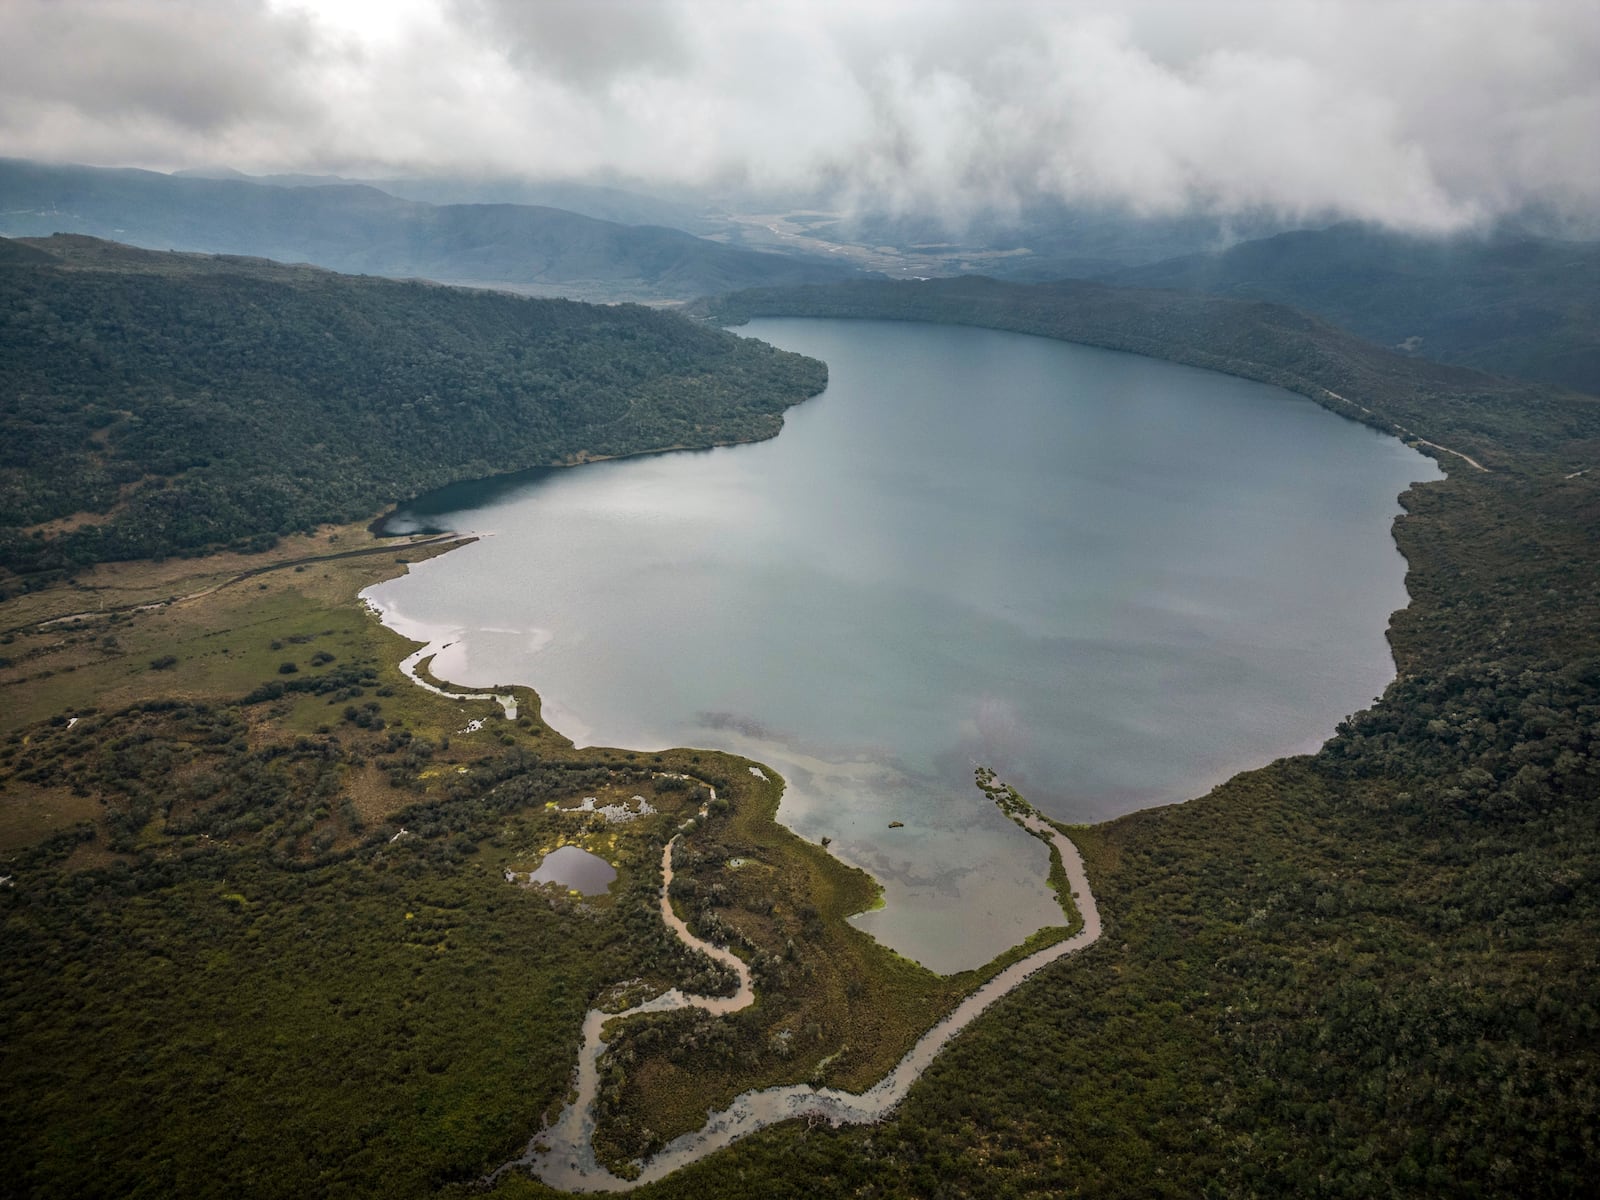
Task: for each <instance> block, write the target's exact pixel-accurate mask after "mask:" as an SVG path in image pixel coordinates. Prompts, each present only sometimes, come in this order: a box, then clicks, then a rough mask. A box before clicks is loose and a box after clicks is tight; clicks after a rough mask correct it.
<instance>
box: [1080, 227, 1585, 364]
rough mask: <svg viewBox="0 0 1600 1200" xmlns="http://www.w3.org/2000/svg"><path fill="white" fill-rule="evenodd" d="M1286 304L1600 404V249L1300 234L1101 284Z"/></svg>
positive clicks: (1341, 231)
mask: <svg viewBox="0 0 1600 1200" xmlns="http://www.w3.org/2000/svg"><path fill="white" fill-rule="evenodd" d="M1105 278H1107V279H1108V280H1109V281H1112V282H1115V283H1119V284H1124V285H1128V286H1132V287H1167V288H1190V289H1193V290H1195V291H1203V292H1212V293H1214V294H1217V295H1223V296H1233V297H1238V298H1248V299H1255V300H1270V301H1273V302H1275V303H1278V304H1289V305H1293V306H1294V307H1295V308H1300V309H1304V310H1305V311H1307V312H1312V313H1316V314H1317V315H1318V316H1320V317H1323V318H1324V319H1326V320H1329V321H1333V322H1334V323H1336V324H1338V325H1340V326H1342V327H1344V328H1345V329H1348V330H1350V331H1352V332H1353V333H1357V334H1360V335H1361V336H1362V337H1368V338H1371V339H1373V340H1374V341H1376V342H1379V343H1382V344H1386V345H1390V346H1404V347H1405V348H1407V349H1408V350H1411V351H1413V352H1415V353H1419V354H1423V355H1426V356H1427V357H1428V358H1432V359H1437V360H1439V361H1441V362H1451V363H1459V364H1461V365H1462V366H1468V367H1477V368H1479V369H1480V370H1485V371H1499V372H1502V373H1504V374H1508V375H1519V376H1523V377H1525V378H1528V379H1537V380H1540V381H1542V382H1545V383H1552V384H1555V385H1557V386H1560V387H1570V388H1576V389H1578V390H1579V391H1583V392H1590V393H1600V243H1597V242H1559V241H1551V240H1548V239H1544V238H1533V237H1523V236H1517V235H1515V234H1512V233H1501V234H1497V235H1495V236H1493V237H1477V236H1473V235H1467V236H1461V237H1453V238H1418V237H1407V236H1406V235H1404V234H1395V233H1388V232H1386V231H1384V230H1381V229H1376V228H1372V227H1370V226H1364V225H1356V224H1346V225H1335V226H1334V227H1332V228H1331V229H1320V230H1309V229H1302V230H1297V231H1295V232H1293V233H1282V234H1278V235H1277V236H1275V237H1269V238H1262V239H1260V240H1258V241H1251V242H1243V243H1241V244H1240V245H1237V246H1234V247H1232V248H1230V249H1228V250H1224V251H1221V252H1218V253H1215V254H1196V255H1191V256H1188V257H1184V258H1175V259H1171V260H1168V261H1166V262H1159V263H1153V264H1151V265H1149V266H1142V267H1131V268H1126V269H1124V270H1120V271H1116V272H1112V273H1110V274H1108V275H1106V276H1105Z"/></svg>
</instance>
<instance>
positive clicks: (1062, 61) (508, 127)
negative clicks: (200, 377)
mask: <svg viewBox="0 0 1600 1200" xmlns="http://www.w3.org/2000/svg"><path fill="white" fill-rule="evenodd" d="M1597 128H1600V22H1596V21H1594V20H1593V14H1592V9H1591V7H1590V4H1589V0H1455V2H1454V3H1449V4H1446V3H1442V2H1441V0H1391V2H1386V3H1377V2H1376V0H1275V2H1272V3H1245V2H1228V0H1211V2H1200V0H1182V2H1178V0H1125V2H1120V3H1111V2H1110V0H1104V2H1100V0H1082V2H1080V3H1076V4H1072V5H1065V4H1058V3H1030V2H1023V0H1010V2H1007V0H997V2H992V3H986V4H981V5H980V4H973V3H966V2H958V0H918V2H916V3H911V2H907V0H871V2H868V0H862V2H859V3H855V4H843V3H822V2H815V0H813V2H810V3H801V2H798V0H763V2H759V3H757V2H752V0H720V2H719V0H699V2H691V0H662V2H660V3H638V4H630V3H625V2H623V0H541V2H539V3H522V2H520V0H383V2H380V0H337V2H335V0H322V2H319V3H316V4H311V3H309V2H302V0H277V2H274V3H268V2H267V0H236V2H234V3H231V4H224V3H222V2H220V0H212V2H203V0H99V2H89V0H69V2H66V3H57V2H53V0H10V2H9V3H8V4H7V5H5V6H3V7H0V152H3V153H8V154H15V155H26V156H35V157H53V158H77V159H80V160H87V161H98V162H108V161H117V162H125V163H136V164H144V165H154V166H180V165H190V164H197V163H202V162H204V163H217V162H228V163H230V164H232V165H235V166H239V167H241V168H244V169H258V170H260V169H287V170H333V171H344V172H355V171H367V172H374V171H376V172H383V171H394V172H415V171H450V172H457V173H459V172H482V173H502V174H504V173H509V174H527V175H584V174H589V173H596V172H611V173H614V174H621V175H627V176H632V177H636V178H640V179H643V180H646V181H653V182H656V183H658V184H662V185H665V184H690V185H694V184H705V183H708V182H721V183H727V182H730V181H731V182H739V183H743V184H746V185H749V186H752V187H758V188H769V189H784V190H789V191H801V192H806V191H815V190H817V189H819V188H822V189H824V190H826V191H828V192H830V193H831V194H833V195H835V196H838V197H842V198H844V199H845V200H847V201H850V202H853V203H857V204H863V205H872V206H886V207H890V208H894V209H898V210H901V211H907V212H919V213H934V214H943V215H945V216H947V217H950V218H951V219H960V218H962V217H963V216H964V215H966V214H969V213H972V212H974V211H978V210H998V211H1001V212H1004V211H1006V210H1007V209H1010V208H1014V207H1016V206H1018V205H1022V204H1026V203H1030V202H1032V201H1035V200H1038V199H1041V198H1058V199H1063V200H1067V201H1072V202H1092V203H1096V204H1112V205H1118V206H1124V207H1127V208H1129V209H1131V210H1134V211H1137V212H1143V213H1161V214H1171V213H1180V212H1188V211H1204V212H1207V213H1212V214H1229V213H1258V212H1263V211H1266V212H1275V213H1281V214H1287V215H1293V216H1301V217H1305V218H1312V217H1339V216H1351V217H1361V218H1366V219H1370V220H1375V221H1380V222H1384V223H1387V224H1390V225H1393V226H1396V227H1402V228H1412V229H1450V228H1458V227H1461V226H1464V225H1470V224H1472V223H1475V222H1478V221H1481V220H1483V219H1485V218H1486V217H1489V216H1492V215H1495V214H1498V213H1503V212H1506V211H1509V210H1512V209H1515V208H1517V207H1518V206H1520V205H1524V204H1528V203H1543V204H1548V205H1551V206H1554V207H1556V208H1558V209H1565V210H1568V211H1572V212H1579V213H1585V214H1590V215H1592V214H1594V213H1595V212H1597V211H1600V156H1597V155H1595V154H1594V153H1593V150H1592V143H1593V138H1594V131H1595V129H1597Z"/></svg>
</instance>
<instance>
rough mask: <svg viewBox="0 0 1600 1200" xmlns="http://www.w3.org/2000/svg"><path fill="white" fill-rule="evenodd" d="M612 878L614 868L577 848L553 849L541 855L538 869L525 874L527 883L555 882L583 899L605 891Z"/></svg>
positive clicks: (614, 880) (608, 887)
mask: <svg viewBox="0 0 1600 1200" xmlns="http://www.w3.org/2000/svg"><path fill="white" fill-rule="evenodd" d="M616 878H617V869H616V868H615V867H613V866H612V865H611V864H610V863H608V862H607V861H606V860H605V859H603V858H601V857H600V856H599V855H598V854H590V853H589V852H588V851H587V850H584V849H583V848H581V847H579V846H558V847H556V849H554V850H552V851H550V853H549V854H547V855H545V856H544V859H543V861H541V862H540V863H539V867H538V869H537V870H535V871H532V872H530V873H529V875H528V880H529V882H531V883H559V884H561V885H562V886H563V887H569V888H572V889H574V890H576V891H580V892H582V893H583V894H584V895H585V896H594V895H598V894H599V893H601V892H604V891H608V890H609V889H610V887H611V885H612V884H613V883H615V882H616Z"/></svg>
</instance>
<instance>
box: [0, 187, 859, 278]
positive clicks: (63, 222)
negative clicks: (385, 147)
mask: <svg viewBox="0 0 1600 1200" xmlns="http://www.w3.org/2000/svg"><path fill="white" fill-rule="evenodd" d="M596 190H598V189H596ZM622 195H624V196H625V195H627V194H626V193H623V194H622ZM619 204H620V201H619ZM52 233H85V234H90V235H92V236H95V237H102V238H107V239H110V240H114V241H119V242H124V243H128V244H131V245H136V246H143V247H146V248H148V249H158V250H167V249H175V250H192V251H200V252H203V253H210V254H240V255H253V256H259V257H263V258H271V259H276V260H279V261H283V262H309V263H315V264H316V265H318V266H323V267H328V268H331V269H333V270H338V271H344V272H348V273H354V274H369V275H387V276H394V277H401V278H413V277H415V278H425V279H433V280H437V281H440V282H448V283H469V284H478V285H488V286H500V287H506V288H511V289H514V290H518V291H524V292H527V293H529V294H533V295H565V296H572V297H576V298H580V299H591V300H616V299H634V300H675V299H689V298H692V297H695V296H701V295H707V294H715V293H719V292H725V291H730V290H733V289H736V288H741V287H751V286H764V285H770V286H777V285H784V284H798V283H822V282H829V281H837V280H840V279H844V278H848V277H850V276H851V275H854V274H857V272H855V271H854V270H853V269H852V268H850V267H847V266H844V265H841V264H838V263H833V262H827V261H823V260H820V259H818V260H814V261H813V260H807V259H799V258H794V257H789V256H784V255H777V254H765V253H761V252H759V251H752V250H743V249H739V248H736V247H732V246H724V245H720V244H718V243H716V242H711V241H707V240H705V239H704V238H699V237H696V236H694V235H693V234H690V233H686V232H684V231H682V230H678V229H669V228H665V227H661V226H648V225H624V224H619V223H617V222H614V221H605V220H599V219H597V218H594V217H588V216H583V215H581V214H579V213H575V212H569V211H566V210H563V209H558V208H548V207H542V206H537V205H525V204H439V205H435V204H428V203H424V202H421V201H417V200H404V199H401V198H399V197H398V196H393V195H390V194H389V193H387V192H383V191H380V190H378V189H377V188H375V187H370V186H366V185H361V184H330V185H318V186H276V185H273V184H267V183H261V182H256V181H247V180H244V179H212V178H203V177H196V176H192V175H181V176H180V175H164V174H161V173H159V172H155V171H140V170H130V169H112V168H103V167H81V166H55V165H49V164H43V163H34V162H27V161H22V160H18V159H0V235H3V236H6V237H42V236H48V235H49V234H52Z"/></svg>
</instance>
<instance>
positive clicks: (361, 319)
mask: <svg viewBox="0 0 1600 1200" xmlns="http://www.w3.org/2000/svg"><path fill="white" fill-rule="evenodd" d="M825 380H826V370H825V368H824V367H823V366H822V364H820V363H817V362H814V361H811V360H808V359H804V358H801V357H800V356H798V355H794V354H786V353H783V352H780V351H777V350H774V349H772V348H771V347H769V346H765V345H763V344H761V343H758V342H753V341H750V340H747V339H741V338H737V337H734V336H732V335H730V334H725V333H722V332H720V331H717V330H712V329H707V328H705V327H703V326H697V325H695V324H693V323H691V322H689V321H686V320H684V319H682V318H681V317H677V316H675V315H672V314H670V313H663V312H659V311H654V310H651V309H647V308H641V307H637V306H621V307H595V306H591V305H586V304H579V303H575V302H571V301H560V300H527V299H520V298H517V297H513V296H507V295H500V294H493V293H487V292H478V291H466V290H461V289H453V288H444V287H438V286H433V285H427V284H420V283H399V282H391V281H388V280H380V279H358V278H351V277H348V276H341V275H335V274H332V273H330V272H327V271H320V270H315V269H310V268H293V267H283V266H279V265H277V264H274V263H268V262H264V261H260V260H245V259H230V258H208V257H203V256H197V255H177V254H162V253H155V252H150V251H142V250H134V249H131V248H129V247H125V246H119V245H116V244H114V243H107V242H100V241H96V240H94V239H91V238H81V237H58V238H50V239H44V240H41V241H38V242H33V243H18V242H0V567H4V568H6V569H8V570H9V571H11V572H14V573H18V574H29V575H37V574H38V573H40V572H49V571H59V570H62V569H70V568H73V567H77V566H82V565H83V564H86V563H90V562H95V561H98V560H102V559H119V558H137V557H146V556H151V555H163V554H175V553H190V552H195V551H200V550H204V549H206V548H209V547H215V546H219V545H240V544H253V543H258V542H259V541H260V540H261V539H270V538H271V537H272V536H273V535H277V534H283V533H287V532H289V531H290V530H295V529H307V528H310V527H312V526H314V525H316V524H318V523H319V522H324V521H347V520H351V519H354V518H357V517H361V516H364V515H367V514H370V513H372V512H374V511H375V510H377V509H379V508H381V507H382V506H383V505H385V504H387V503H389V502H392V501H394V500H397V499H401V498H404V497H405V496H407V495H409V494H411V493H414V492H417V491H420V490H423V489H426V488H429V487H433V486H437V485H439V484H442V483H446V482H450V481H452V480H457V479H463V478H470V477H473V476H482V475H488V474H491V473H495V472H500V471H509V470H515V469H518V468H523V467H529V466H537V465H542V464H550V463H562V462H570V461H573V460H576V459H578V458H582V457H596V456H607V455H620V454H631V453H637V452H639V451H643V450H657V449H662V448H665V447H672V446H709V445H713V444H716V443H723V442H732V441H743V440H749V439H753V438H762V437H770V436H771V435H772V434H774V433H776V432H777V430H778V428H779V426H780V424H781V422H782V413H783V410H784V409H785V408H786V407H787V406H789V405H791V404H793V403H795V402H796V401H798V400H801V399H803V398H804V397H806V396H808V395H811V394H813V393H815V392H817V391H820V390H821V389H822V387H823V386H824V383H825Z"/></svg>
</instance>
